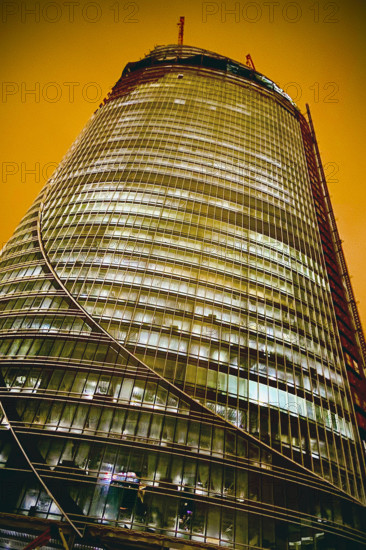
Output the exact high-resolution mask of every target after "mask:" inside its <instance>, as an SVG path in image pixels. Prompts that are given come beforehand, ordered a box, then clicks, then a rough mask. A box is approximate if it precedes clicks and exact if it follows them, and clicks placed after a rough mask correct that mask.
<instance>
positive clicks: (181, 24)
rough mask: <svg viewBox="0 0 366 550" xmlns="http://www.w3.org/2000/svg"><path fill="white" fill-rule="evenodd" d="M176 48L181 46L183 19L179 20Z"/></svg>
mask: <svg viewBox="0 0 366 550" xmlns="http://www.w3.org/2000/svg"><path fill="white" fill-rule="evenodd" d="M177 25H178V27H179V32H178V46H183V31H184V17H180V18H179V23H177Z"/></svg>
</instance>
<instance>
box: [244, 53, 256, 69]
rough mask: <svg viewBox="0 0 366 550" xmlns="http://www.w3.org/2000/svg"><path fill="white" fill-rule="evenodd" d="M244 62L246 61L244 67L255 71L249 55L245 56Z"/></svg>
mask: <svg viewBox="0 0 366 550" xmlns="http://www.w3.org/2000/svg"><path fill="white" fill-rule="evenodd" d="M246 60H247V62H246V66H247V67H250V68H251V69H253V70H254V71H255V67H254V63H253V59H252V56H251V55H250V53H248V54H247V57H246Z"/></svg>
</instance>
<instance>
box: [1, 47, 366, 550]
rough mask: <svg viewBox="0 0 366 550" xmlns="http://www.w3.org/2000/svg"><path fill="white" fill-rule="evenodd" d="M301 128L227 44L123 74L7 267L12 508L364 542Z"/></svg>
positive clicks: (152, 60) (272, 541)
mask: <svg viewBox="0 0 366 550" xmlns="http://www.w3.org/2000/svg"><path fill="white" fill-rule="evenodd" d="M304 124H306V123H305V122H304V119H303V117H302V115H301V114H300V113H299V112H298V110H297V108H296V106H294V104H293V103H292V102H291V101H290V100H289V98H288V97H287V96H286V95H285V94H284V93H283V92H282V91H281V90H280V89H279V88H278V87H277V86H276V85H275V84H274V83H272V82H271V81H270V80H268V79H267V78H265V77H263V76H262V75H259V74H258V73H255V72H254V71H252V70H249V69H248V68H246V67H245V66H242V65H240V64H238V63H235V62H234V61H232V60H228V59H226V58H223V57H221V56H218V55H217V54H212V53H210V52H206V51H204V50H199V49H197V48H189V47H178V46H168V47H158V48H156V49H155V50H153V52H152V53H151V54H149V55H148V56H147V57H146V58H145V59H144V60H142V61H140V62H137V63H131V64H128V65H127V67H126V69H125V70H124V72H123V74H122V77H121V78H120V80H119V81H118V82H117V84H116V85H115V87H114V88H113V90H112V92H111V94H110V95H109V96H108V98H107V99H106V100H105V101H104V103H103V105H101V106H100V108H99V109H98V110H97V111H96V113H95V114H94V115H93V117H92V119H91V120H90V122H89V123H88V125H87V126H86V128H85V129H84V131H83V132H82V134H81V135H80V137H79V138H78V139H77V141H76V142H75V143H74V144H73V146H72V147H71V149H70V151H69V153H68V154H67V155H66V157H65V159H64V160H63V162H62V163H61V164H60V166H59V168H58V170H57V171H56V173H55V175H54V176H53V177H52V179H51V180H50V181H49V183H48V184H47V186H46V187H45V188H44V190H43V191H42V192H41V194H40V196H39V197H38V199H37V200H36V202H35V203H34V205H33V207H32V208H31V209H30V211H29V212H28V214H27V215H26V216H25V218H24V219H23V220H22V222H21V223H20V225H19V227H18V229H17V230H16V232H15V234H14V236H13V237H12V238H11V240H10V241H9V243H8V244H7V245H6V247H5V249H4V250H3V253H2V256H1V263H0V293H1V294H0V298H1V301H0V313H1V314H0V339H1V340H0V354H1V356H0V361H1V363H0V364H1V393H0V395H1V402H2V410H3V423H2V428H3V429H2V431H1V434H2V439H1V447H0V460H1V464H0V465H1V466H2V467H3V469H2V470H0V474H1V475H2V487H3V496H2V501H1V511H3V513H4V514H5V516H6V514H17V515H18V516H19V517H23V521H24V525H26V516H27V517H29V516H33V517H36V518H43V519H44V520H54V521H61V520H68V521H69V522H70V524H72V525H73V526H75V527H76V528H77V529H78V530H79V531H80V530H82V529H84V530H85V529H90V527H89V526H91V525H94V526H95V525H100V529H102V528H103V526H109V527H112V528H113V529H114V532H115V536H116V537H119V538H120V539H121V540H123V539H124V537H125V539H126V537H127V538H128V537H131V536H133V533H135V532H137V531H138V532H139V536H140V537H141V536H142V533H144V537H146V545H147V546H146V548H147V547H149V546H148V545H149V544H151V545H152V544H153V543H154V540H155V539H154V537H155V538H156V537H157V535H160V536H161V535H164V536H165V537H167V539H166V540H171V539H172V540H174V541H175V542H174V544H175V545H178V546H174V548H179V544H187V543H188V542H189V541H190V542H189V544H191V545H192V548H193V547H195V546H200V545H203V546H204V545H205V544H206V545H207V544H208V543H210V544H211V545H212V544H213V545H220V546H227V547H232V548H237V549H243V550H249V549H251V550H254V549H279V550H282V549H286V550H287V549H291V550H292V549H293V550H299V549H303V548H306V549H314V550H341V549H342V550H343V549H344V550H346V549H349V548H354V549H357V550H358V549H361V548H365V547H366V542H365V536H364V533H363V531H362V525H364V521H365V517H364V505H365V493H364V458H363V453H362V447H361V443H360V436H359V430H358V426H357V421H356V416H355V410H354V406H353V399H352V396H351V392H350V385H349V382H348V377H347V366H346V363H345V355H344V349H343V348H342V341H341V338H340V332H339V328H338V324H337V317H336V312H335V308H334V297H333V295H332V291H331V285H330V279H329V273H328V271H327V262H326V258H325V256H324V243H323V242H322V235H321V231H320V229H319V219H318V211H317V209H316V203H315V200H314V182H313V180H312V174H311V169H310V168H309V166H310V164H311V163H310V160H311V158H312V157H311V155H313V157H314V153H313V152H309V151H308V150H307V148H306V139H305V138H304ZM314 158H315V157H314ZM314 158H313V160H314ZM309 159H310V160H309ZM127 529H128V534H127ZM126 540H127V539H126ZM149 541H150V542H149ZM94 544H96V543H95V542H94ZM125 544H126V545H127V546H125V547H126V548H129V547H128V544H129V543H128V542H125ZM141 544H142V543H141ZM172 544H173V543H172ZM142 547H143V546H142ZM151 547H152V546H151Z"/></svg>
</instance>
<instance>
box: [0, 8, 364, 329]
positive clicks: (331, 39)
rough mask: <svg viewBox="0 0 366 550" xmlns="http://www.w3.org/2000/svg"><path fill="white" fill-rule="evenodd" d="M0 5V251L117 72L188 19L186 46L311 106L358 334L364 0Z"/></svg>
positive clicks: (361, 254)
mask: <svg viewBox="0 0 366 550" xmlns="http://www.w3.org/2000/svg"><path fill="white" fill-rule="evenodd" d="M1 6H2V23H0V25H1V35H0V36H1V38H0V41H1V44H0V46H1V48H0V58H1V66H2V98H1V102H0V117H1V128H2V132H1V134H0V141H1V147H0V151H1V168H2V178H1V197H2V201H1V203H0V220H1V222H0V244H1V245H2V244H3V243H4V242H6V240H7V239H8V238H9V237H10V236H11V234H12V232H13V230H14V228H15V227H16V225H17V224H18V222H19V220H20V218H21V217H22V216H23V214H24V213H25V211H26V209H27V208H28V207H29V206H30V205H31V204H32V202H33V200H34V198H35V196H36V195H37V193H38V191H39V190H40V189H41V187H42V185H43V184H44V183H45V180H46V179H47V175H49V174H50V173H51V171H52V167H53V166H54V165H55V164H57V163H58V162H59V161H60V160H61V158H62V157H63V155H64V154H65V152H66V151H67V149H68V148H69V147H70V145H71V144H72V142H73V141H74V139H75V138H76V136H77V135H78V133H79V132H80V130H81V129H82V128H83V126H84V125H85V123H86V122H87V120H88V119H89V117H90V115H91V114H92V113H93V111H94V110H95V109H96V108H97V107H98V105H99V103H100V101H101V100H102V99H103V97H104V96H105V95H106V94H107V93H108V91H109V90H110V88H111V86H112V85H113V84H114V83H115V81H116V80H117V79H118V78H119V76H120V73H121V71H122V69H123V67H124V65H125V64H126V63H127V62H128V61H135V60H137V59H139V58H141V57H143V56H144V54H145V53H147V52H148V51H149V50H151V49H152V48H153V47H154V45H157V44H168V43H175V42H176V41H177V26H176V23H177V21H178V18H179V16H180V15H185V17H186V25H185V35H184V42H185V43H186V44H189V45H194V46H199V47H202V48H207V49H210V50H213V51H217V52H218V53H221V54H223V55H227V56H229V57H232V58H234V59H237V60H239V61H242V62H244V61H245V55H246V54H247V53H248V52H250V53H251V55H252V58H253V60H254V63H255V66H256V69H257V70H259V71H260V72H262V73H264V74H265V75H267V76H268V77H270V78H272V79H273V80H274V81H275V82H277V83H278V84H279V85H280V86H281V87H283V88H285V89H286V90H287V91H288V93H289V94H290V95H291V96H292V97H293V98H294V99H295V100H296V101H297V103H298V105H299V107H300V108H301V109H302V110H303V111H304V109H305V102H308V103H309V104H310V108H311V111H312V116H313V121H314V125H315V130H316V132H317V137H318V142H319V147H320V151H321V154H322V159H323V163H324V164H325V168H326V173H327V175H328V177H329V179H330V181H329V188H330V193H331V196H332V202H333V207H334V210H335V215H336V218H337V222H338V228H339V231H340V235H341V238H342V239H343V241H344V244H343V246H344V250H345V255H346V259H347V262H348V266H349V270H350V273H351V275H352V283H353V287H354V290H355V294H356V298H357V300H359V309H360V313H361V319H362V320H363V322H364V325H366V284H365V282H364V277H363V270H364V268H365V265H366V258H365V254H364V252H363V248H364V247H363V244H364V239H365V233H366V231H365V221H364V212H365V211H366V191H365V181H364V174H363V167H364V163H365V156H366V153H365V150H364V149H365V128H366V108H365V100H364V97H365V91H364V87H365V85H366V63H365V58H366V55H365V53H366V33H365V31H364V28H365V23H364V22H365V19H366V2H365V1H364V0H338V1H337V2H328V1H323V2H322V1H320V2H315V1H313V0H312V1H307V0H306V1H305V0H297V1H295V2H287V1H284V0H277V1H268V0H258V1H250V2H249V1H246V0H243V1H226V2H222V1H221V0H220V1H219V2H200V1H197V0H195V1H192V0H187V1H180V0H169V2H166V3H165V2H163V1H162V0H155V1H151V0H150V1H149V0H137V1H136V2H135V1H126V0H123V1H121V2H119V1H116V0H103V1H102V2H93V1H84V0H78V1H73V0H69V1H68V2H67V1H58V0H55V1H52V2H49V1H42V0H41V1H38V2H36V1H28V0H27V1H24V0H23V1H21V2H14V1H13V2H2V4H1ZM32 10H33V12H32ZM34 10H35V12H34ZM31 90H33V93H29V92H30V91H31ZM32 170H33V171H34V170H35V171H36V174H34V173H31V171H32Z"/></svg>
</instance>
